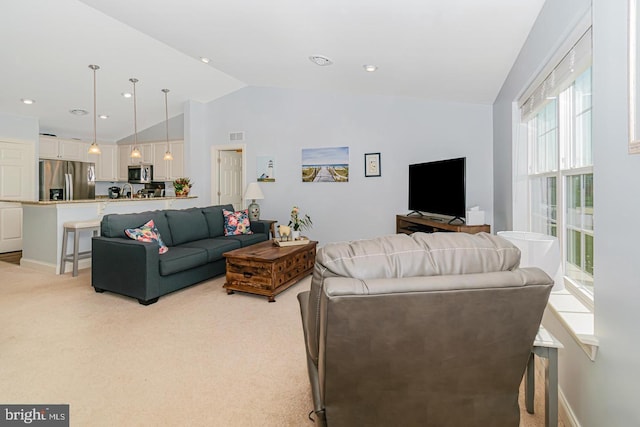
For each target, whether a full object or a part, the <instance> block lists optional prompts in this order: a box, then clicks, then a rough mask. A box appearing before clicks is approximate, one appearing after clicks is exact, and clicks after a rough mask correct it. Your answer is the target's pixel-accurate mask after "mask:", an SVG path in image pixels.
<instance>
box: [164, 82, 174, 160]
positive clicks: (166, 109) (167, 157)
mask: <svg viewBox="0 0 640 427" xmlns="http://www.w3.org/2000/svg"><path fill="white" fill-rule="evenodd" d="M162 91H163V92H164V117H165V124H166V131H167V151H166V152H165V153H164V157H163V160H173V155H172V154H171V150H170V149H169V106H168V103H167V93H169V89H162Z"/></svg>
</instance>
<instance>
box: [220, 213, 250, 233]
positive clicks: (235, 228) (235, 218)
mask: <svg viewBox="0 0 640 427" xmlns="http://www.w3.org/2000/svg"><path fill="white" fill-rule="evenodd" d="M222 214H223V215H224V235H225V236H236V235H238V234H253V231H251V227H250V225H251V223H250V222H249V210H248V209H245V210H242V211H237V212H231V211H228V210H226V209H223V210H222Z"/></svg>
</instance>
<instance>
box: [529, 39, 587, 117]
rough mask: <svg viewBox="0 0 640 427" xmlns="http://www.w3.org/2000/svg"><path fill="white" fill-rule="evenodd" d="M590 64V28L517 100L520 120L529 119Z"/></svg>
mask: <svg viewBox="0 0 640 427" xmlns="http://www.w3.org/2000/svg"><path fill="white" fill-rule="evenodd" d="M590 65H591V28H589V29H588V30H587V31H586V32H585V33H584V34H583V35H582V36H581V37H580V38H579V39H578V41H577V42H576V44H574V45H573V47H571V49H569V52H567V54H566V55H564V56H563V57H562V59H561V60H560V62H559V63H558V64H557V65H556V66H555V67H554V68H553V69H552V70H551V72H550V73H549V74H548V75H547V76H546V77H545V78H544V80H542V82H540V83H538V84H537V85H534V86H533V87H531V88H530V89H529V90H527V91H526V92H525V95H524V96H523V97H522V98H521V99H520V100H519V101H518V106H519V107H520V115H521V118H522V121H527V120H529V119H530V118H531V117H532V116H533V115H535V114H536V113H537V112H538V111H540V109H541V108H543V107H544V106H545V105H547V104H548V103H549V102H550V101H551V100H553V99H554V98H555V97H557V96H558V94H559V93H560V92H562V91H563V90H565V89H566V88H567V87H569V86H570V85H571V84H572V83H573V81H574V80H575V79H576V78H577V77H578V76H579V75H580V74H582V72H584V71H585V70H586V69H587V68H589V66H590Z"/></svg>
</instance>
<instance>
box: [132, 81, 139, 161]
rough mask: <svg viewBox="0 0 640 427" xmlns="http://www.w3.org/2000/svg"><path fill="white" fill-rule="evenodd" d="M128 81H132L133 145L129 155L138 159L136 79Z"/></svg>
mask: <svg viewBox="0 0 640 427" xmlns="http://www.w3.org/2000/svg"><path fill="white" fill-rule="evenodd" d="M129 81H130V82H131V83H133V147H131V154H130V156H131V158H132V159H139V158H141V157H142V154H141V153H140V149H139V148H138V115H137V112H136V83H138V79H134V78H130V79H129Z"/></svg>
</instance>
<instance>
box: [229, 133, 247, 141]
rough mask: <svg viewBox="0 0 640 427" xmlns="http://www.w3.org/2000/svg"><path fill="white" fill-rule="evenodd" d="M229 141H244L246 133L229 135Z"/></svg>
mask: <svg viewBox="0 0 640 427" xmlns="http://www.w3.org/2000/svg"><path fill="white" fill-rule="evenodd" d="M229 141H244V132H231V133H229Z"/></svg>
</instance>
